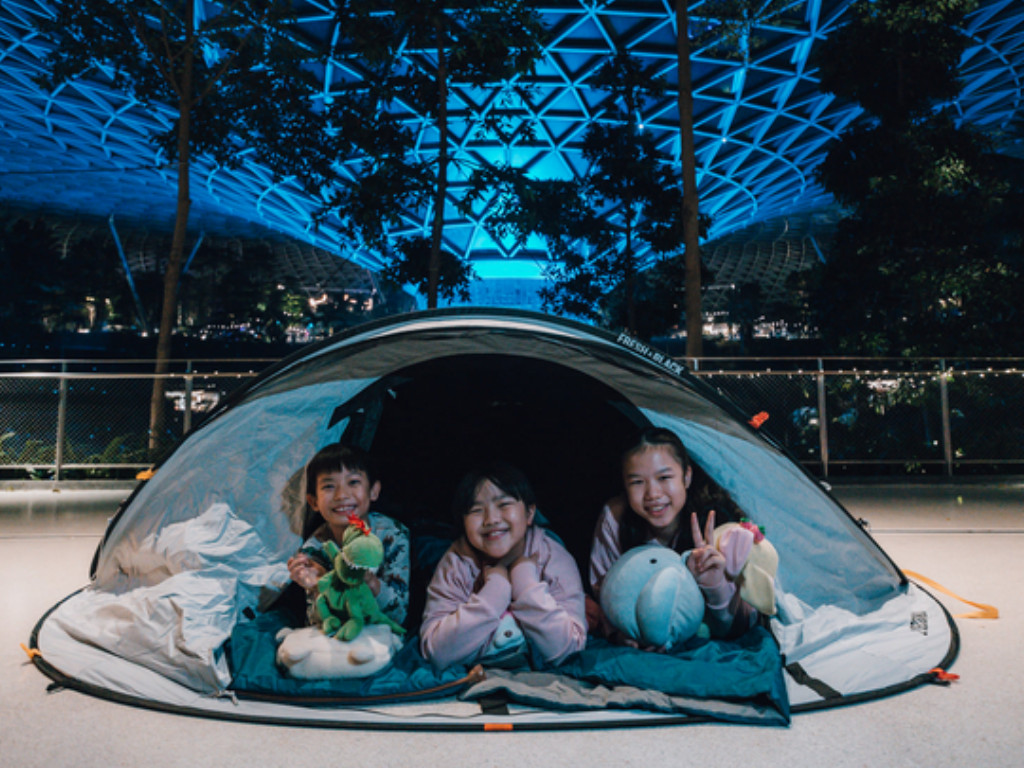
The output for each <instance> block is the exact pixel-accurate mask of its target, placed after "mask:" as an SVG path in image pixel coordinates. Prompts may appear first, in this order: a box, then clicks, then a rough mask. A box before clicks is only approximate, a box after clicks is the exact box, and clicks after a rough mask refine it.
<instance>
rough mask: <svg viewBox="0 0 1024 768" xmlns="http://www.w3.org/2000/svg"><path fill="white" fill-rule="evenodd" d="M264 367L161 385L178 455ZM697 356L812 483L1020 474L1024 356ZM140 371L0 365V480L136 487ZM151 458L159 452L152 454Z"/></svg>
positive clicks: (143, 405) (703, 369)
mask: <svg viewBox="0 0 1024 768" xmlns="http://www.w3.org/2000/svg"><path fill="white" fill-rule="evenodd" d="M271 362H272V361H270V360H201V361H176V362H175V364H174V365H173V366H172V369H171V372H170V373H169V374H167V375H166V376H165V377H164V378H165V387H166V391H165V398H164V401H165V414H164V415H165V423H164V428H163V432H162V434H161V435H159V436H158V438H157V440H156V442H157V443H158V444H159V446H160V447H162V448H166V447H167V446H170V445H172V444H173V443H174V442H176V441H177V440H178V439H180V437H181V436H182V435H183V434H185V433H186V432H187V431H188V430H189V429H190V428H191V427H192V426H194V425H195V424H196V423H198V421H199V420H201V418H202V417H203V416H204V414H205V413H206V412H207V411H209V410H210V409H211V408H212V407H214V406H215V405H216V404H217V403H218V402H220V400H221V399H223V398H225V397H227V396H228V395H229V394H230V393H231V392H232V391H233V390H234V389H236V388H237V387H239V386H240V385H242V384H244V383H245V382H246V381H248V380H250V379H251V378H252V377H254V376H255V375H256V373H257V372H258V371H260V370H262V369H263V368H264V367H266V366H267V365H269V364H270V363H271ZM897 364H898V366H899V367H895V365H894V367H893V368H886V367H883V366H884V365H885V361H877V360H872V361H851V360H849V359H843V360H840V359H836V358H820V359H812V360H807V359H803V360H797V359H792V358H790V359H773V360H766V359H749V358H747V359H731V360H723V359H702V360H699V361H697V362H696V364H692V361H691V368H693V369H694V370H695V372H696V373H697V375H698V376H700V377H701V378H703V379H704V381H705V382H707V383H708V384H710V385H711V386H713V387H715V388H716V389H718V390H719V391H720V392H722V393H723V394H725V395H727V396H728V397H729V398H731V399H732V400H733V402H734V403H735V404H736V405H737V406H738V408H739V409H740V411H741V412H743V413H744V414H747V415H748V416H750V417H752V416H754V415H755V414H758V413H767V414H768V419H767V420H766V421H765V422H764V423H763V425H762V426H761V429H762V431H764V432H766V433H768V434H769V435H770V436H771V437H772V438H774V439H775V440H776V441H777V442H778V443H780V444H782V445H783V446H785V447H786V448H787V449H788V450H789V451H790V452H791V453H792V454H793V456H794V457H795V458H796V459H797V460H798V461H800V462H801V463H803V464H804V465H805V466H807V467H808V469H810V470H811V471H812V472H813V473H815V474H818V475H820V476H825V477H827V476H829V475H837V474H877V473H880V472H888V473H892V472H898V473H901V474H903V473H912V472H922V473H925V472H930V473H944V474H947V475H953V474H967V473H972V472H986V473H999V472H1004V473H1009V472H1015V471H1020V470H1021V468H1022V466H1024V359H1022V360H999V361H981V362H979V361H970V360H957V361H944V360H911V361H907V360H902V361H898V362H897ZM146 368H149V369H150V370H151V369H152V363H151V362H145V361H124V362H111V361H42V360H38V361H6V362H5V361H0V474H2V475H3V476H7V477H38V478H54V479H66V478H75V477H122V476H133V475H134V473H135V472H137V471H138V470H140V469H143V468H146V467H148V466H150V465H151V464H152V463H153V461H154V459H156V458H159V456H158V455H156V454H155V453H154V451H152V450H151V449H150V447H149V442H150V441H149V403H150V396H151V393H152V387H153V380H154V376H153V374H152V373H144V372H140V371H144V370H145V369H146ZM158 453H159V449H158V451H157V454H158Z"/></svg>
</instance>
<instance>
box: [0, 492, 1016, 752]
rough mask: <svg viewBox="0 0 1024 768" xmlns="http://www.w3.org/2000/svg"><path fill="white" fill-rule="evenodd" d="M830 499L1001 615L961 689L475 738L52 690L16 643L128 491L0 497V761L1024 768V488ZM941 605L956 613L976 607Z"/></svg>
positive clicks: (978, 640) (971, 653)
mask: <svg viewBox="0 0 1024 768" xmlns="http://www.w3.org/2000/svg"><path fill="white" fill-rule="evenodd" d="M835 493H836V495H837V496H838V497H839V498H840V500H841V501H843V502H844V504H845V505H846V506H847V508H848V509H849V510H850V511H851V512H852V513H853V514H854V515H855V516H857V517H861V518H864V519H865V520H867V521H868V523H869V524H870V526H871V531H872V533H873V535H874V536H875V537H876V538H877V539H878V541H879V542H880V543H881V545H882V546H883V547H884V548H885V549H886V550H887V551H888V552H889V553H890V555H891V556H892V558H893V559H894V560H895V561H896V563H897V564H898V565H900V566H901V567H902V568H903V569H905V570H912V571H916V572H918V573H920V574H922V575H924V576H927V577H929V578H931V579H933V580H935V581H937V582H939V583H941V584H943V585H944V586H946V587H947V588H949V589H950V590H952V591H954V592H956V593H957V594H959V595H961V596H963V597H965V598H967V599H970V600H974V601H978V602H983V603H989V604H993V605H995V606H997V607H998V608H999V609H1000V612H1001V616H1000V618H999V619H998V620H994V621H993V620H960V621H958V626H959V628H960V633H961V641H962V648H961V653H960V658H959V659H958V660H957V662H956V664H955V665H954V666H953V670H952V671H953V672H955V673H957V674H959V675H960V680H959V681H957V682H955V683H953V684H952V685H950V686H948V687H942V686H927V687H923V688H918V689H916V690H913V691H910V692H907V693H904V694H900V695H898V696H893V697H889V698H887V699H882V700H879V701H873V702H868V703H865V704H859V705H855V706H849V707H844V708H839V709H834V710H826V711H821V712H814V713H805V714H801V715H797V716H796V717H795V719H794V720H793V723H792V725H791V726H790V727H789V728H757V727H744V726H729V725H718V724H712V725H693V726H684V727H664V728H642V729H633V730H598V731H579V732H552V733H536V734H526V733H520V734H516V733H481V734H471V735H467V734H451V733H404V732H387V733H385V732H358V731H337V730H318V729H306V728H297V727H280V726H277V727H270V726H260V725H250V724H244V723H233V722H220V721H214V720H209V719H201V718H193V717H185V716H181V715H173V714H164V713H160V712H155V711H149V710H144V709H138V708H134V707H129V706H125V705H120V704H114V703H111V702H108V701H104V700H101V699H96V698H92V697H89V696H85V695H83V694H80V693H77V692H74V691H66V690H64V691H55V692H48V691H47V688H48V685H49V683H50V681H49V680H48V679H47V678H46V677H44V676H43V675H41V674H40V673H39V672H38V671H37V670H36V669H35V668H34V667H33V666H32V664H31V663H30V662H29V661H28V659H27V656H26V655H25V653H24V652H23V651H22V650H21V649H20V648H19V644H21V643H27V642H28V639H29V635H30V633H31V631H32V627H33V626H34V625H35V624H36V622H37V621H38V619H39V618H40V616H41V615H42V614H43V613H44V612H45V611H46V610H47V609H48V608H49V607H50V606H52V605H53V604H54V603H56V602H57V601H58V600H60V599H61V598H63V597H64V596H66V595H67V594H68V593H70V592H72V591H74V590H75V589H77V588H79V587H81V586H83V585H84V584H85V583H86V581H87V571H88V566H89V562H90V560H91V558H92V554H93V551H94V549H95V547H96V545H97V543H98V541H99V537H100V534H101V533H102V531H103V528H104V526H105V523H106V520H107V518H108V517H109V516H110V515H111V514H113V512H114V511H115V510H116V508H117V505H118V503H119V502H120V501H121V500H122V499H123V498H124V497H125V496H126V495H127V491H126V490H125V488H124V487H123V486H122V487H116V486H115V487H113V488H107V489H102V490H81V489H75V490H73V489H69V488H63V489H61V490H60V491H54V490H52V489H49V488H46V487H44V488H43V489H42V490H27V489H25V488H24V487H19V488H17V489H13V488H12V487H11V486H10V485H8V486H3V485H0V584H2V585H3V587H0V615H2V616H3V623H2V624H0V640H2V642H0V765H3V766H11V767H12V768H22V767H23V766H24V767H25V768H28V767H29V766H40V767H42V766H45V767H46V768H55V767H59V766H83V767H87V766H140V765H145V766H146V768H160V767H161V766H184V765H188V766H193V765H216V766H218V767H219V768H230V767H231V766H240V767H244V768H253V766H260V767H261V768H262V767H263V766H294V765H296V764H298V763H303V764H308V763H310V762H313V763H322V764H328V765H331V764H335V765H336V764H342V765H346V766H351V767H352V768H356V767H357V766H358V768H373V766H390V767H391V768H396V767H398V766H434V765H438V766H445V768H451V767H452V766H461V765H473V766H516V767H517V768H521V767H522V766H548V765H583V766H604V765H614V766H645V767H647V768H649V767H650V766H661V765H699V766H712V765H714V766H742V767H743V768H750V767H751V766H767V765H778V766H786V767H787V768H800V767H801V766H808V767H810V766H815V768H818V767H819V766H828V767H829V768H845V767H846V766H871V768H878V767H879V766H928V767H929V768H944V767H945V766H949V767H950V768H953V767H954V766H956V767H957V768H960V767H962V766H978V768H994V767H996V766H1006V767H1007V768H1010V767H1011V766H1012V767H1013V768H1017V767H1018V766H1020V765H1024V692H1022V681H1024V653H1022V650H1021V649H1022V646H1021V640H1020V638H1021V637H1022V636H1024V618H1022V615H1024V597H1022V595H1021V593H1020V591H1019V588H1020V585H1024V482H1017V481H1002V482H991V483H962V484H957V483H949V482H936V483H933V484H926V485H924V484H865V485H858V484H854V483H846V484H844V485H841V486H838V487H836V489H835ZM943 602H944V603H945V604H946V605H947V606H948V607H949V608H950V610H951V611H952V612H953V613H958V612H962V611H964V610H969V609H970V608H969V606H965V605H963V604H962V603H959V602H957V601H956V600H953V599H951V598H949V599H947V598H943Z"/></svg>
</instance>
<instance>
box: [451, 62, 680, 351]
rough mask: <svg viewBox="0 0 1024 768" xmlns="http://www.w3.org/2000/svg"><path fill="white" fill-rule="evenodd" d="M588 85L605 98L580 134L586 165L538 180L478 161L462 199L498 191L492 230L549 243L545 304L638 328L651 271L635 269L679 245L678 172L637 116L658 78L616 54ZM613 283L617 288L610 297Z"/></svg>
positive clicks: (648, 293) (659, 83) (659, 84)
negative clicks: (565, 175) (562, 176)
mask: <svg viewBox="0 0 1024 768" xmlns="http://www.w3.org/2000/svg"><path fill="white" fill-rule="evenodd" d="M594 84H595V85H598V86H601V87H603V88H605V89H607V91H608V98H607V101H606V103H605V105H604V110H603V113H602V116H601V119H600V120H598V121H594V122H593V123H592V124H591V125H590V127H589V128H588V129H587V132H586V134H585V136H584V138H583V156H584V159H585V160H586V161H587V163H588V167H587V168H586V170H585V171H584V172H583V173H582V174H581V175H580V176H579V177H578V178H574V179H570V180H540V179H532V178H529V177H527V176H526V175H525V174H523V173H522V172H520V171H519V170H518V169H515V168H501V169H484V170H482V171H478V172H477V174H475V176H474V179H473V184H472V185H471V188H470V192H469V194H468V195H467V198H466V200H465V201H464V202H463V205H465V206H472V205H474V204H475V203H476V202H477V201H478V200H479V199H480V197H481V192H482V191H483V190H485V189H498V190H499V192H500V194H499V195H498V196H497V199H498V201H499V202H498V203H497V204H496V205H495V206H493V207H492V210H491V212H490V215H489V217H488V225H489V226H490V228H491V230H492V233H493V234H494V235H495V237H497V238H510V237H511V238H514V240H515V241H516V243H517V244H518V245H519V246H520V247H521V246H523V245H525V244H526V242H527V238H528V237H529V236H530V235H538V236H540V237H542V238H543V239H544V240H545V241H546V243H547V245H548V249H549V252H550V254H551V255H552V257H553V259H554V260H553V261H552V262H550V263H549V265H548V276H549V278H550V284H549V285H548V286H546V287H545V288H544V289H543V290H542V292H541V298H542V300H543V302H544V304H545V306H546V307H547V308H548V309H550V310H553V311H555V312H558V313H561V314H566V315H572V316H577V317H583V318H587V319H590V320H598V321H601V322H604V323H605V324H607V325H609V326H611V327H616V328H628V329H631V330H634V331H636V330H637V327H638V319H637V318H638V314H639V313H638V311H637V298H638V297H639V296H645V297H646V296H652V298H653V295H652V294H653V293H654V291H652V290H646V288H647V285H646V284H647V282H648V281H649V279H651V278H653V277H654V276H651V278H644V277H641V267H642V266H647V265H649V264H650V263H652V262H654V263H656V262H658V261H659V260H661V259H663V258H665V257H666V256H668V255H670V254H673V253H674V252H677V251H678V249H679V248H680V245H681V243H682V239H683V226H682V188H681V185H680V183H679V180H678V178H677V175H676V171H675V169H674V167H673V164H672V162H671V159H670V158H669V157H667V156H666V155H665V153H664V152H663V151H661V150H660V149H659V147H658V146H657V144H656V142H655V139H654V137H653V136H652V135H651V134H650V133H649V132H645V131H644V130H643V128H642V126H639V125H638V124H637V122H636V120H637V117H636V116H637V114H638V113H639V112H640V111H641V110H642V109H643V108H644V107H645V106H646V104H647V100H648V99H649V98H651V97H653V96H656V95H658V94H660V93H661V92H662V89H663V88H664V82H663V81H662V80H661V79H660V78H658V77H656V76H655V75H654V73H653V70H652V69H644V68H642V67H640V66H639V64H638V62H637V61H636V60H635V59H633V58H632V57H630V56H629V55H628V54H625V53H622V54H619V55H617V56H616V57H615V58H614V59H613V60H612V61H611V62H609V63H608V64H606V65H605V66H604V67H603V68H602V69H601V70H600V71H599V73H598V74H597V76H596V77H595V78H594ZM641 283H643V284H644V287H643V288H642V287H641ZM618 288H621V296H614V298H613V295H614V294H615V291H616V289H618ZM670 306H671V304H670ZM675 319H678V313H677V314H676V318H675ZM668 324H669V325H671V324H673V323H671V322H670V323H668Z"/></svg>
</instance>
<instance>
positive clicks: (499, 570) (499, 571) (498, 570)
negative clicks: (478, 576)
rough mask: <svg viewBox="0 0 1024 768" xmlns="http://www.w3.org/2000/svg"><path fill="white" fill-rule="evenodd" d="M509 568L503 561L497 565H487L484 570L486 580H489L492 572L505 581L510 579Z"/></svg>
mask: <svg viewBox="0 0 1024 768" xmlns="http://www.w3.org/2000/svg"><path fill="white" fill-rule="evenodd" d="M508 570H509V569H508V568H506V567H505V566H504V565H502V564H501V563H498V564H497V565H485V566H484V570H483V577H484V581H487V580H488V579H489V578H490V577H491V574H495V575H496V576H498V577H500V578H502V579H504V580H505V581H508V580H509V578H508Z"/></svg>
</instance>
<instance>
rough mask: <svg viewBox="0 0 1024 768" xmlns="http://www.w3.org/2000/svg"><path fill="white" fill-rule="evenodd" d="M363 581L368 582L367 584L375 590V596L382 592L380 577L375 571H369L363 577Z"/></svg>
mask: <svg viewBox="0 0 1024 768" xmlns="http://www.w3.org/2000/svg"><path fill="white" fill-rule="evenodd" d="M363 581H365V582H366V586H368V587H369V588H370V591H371V592H373V596H374V597H376V596H377V595H379V594H380V578H379V577H378V576H377V574H376V573H374V572H373V571H367V572H366V576H365V577H363Z"/></svg>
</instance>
